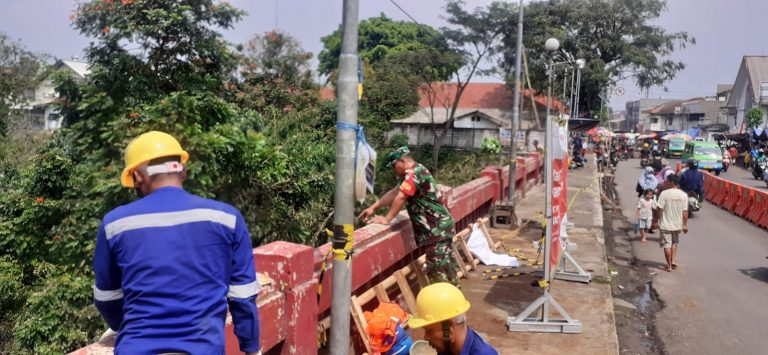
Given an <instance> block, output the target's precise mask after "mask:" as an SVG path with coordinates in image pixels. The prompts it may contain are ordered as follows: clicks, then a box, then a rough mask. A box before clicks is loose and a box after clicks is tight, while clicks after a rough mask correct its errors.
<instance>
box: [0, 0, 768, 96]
mask: <svg viewBox="0 0 768 355" xmlns="http://www.w3.org/2000/svg"><path fill="white" fill-rule="evenodd" d="M396 1H397V2H398V3H399V4H400V5H401V6H402V7H403V8H405V9H406V10H407V11H408V12H409V13H410V14H411V15H413V16H414V17H415V18H416V19H417V20H419V21H420V22H423V23H426V24H429V25H432V26H438V27H439V26H441V25H444V24H445V22H444V21H443V20H442V18H441V16H442V14H443V12H444V11H443V8H442V7H443V3H444V1H443V0H410V1H406V0H396ZM360 2H361V4H360V18H361V19H364V18H367V17H372V16H377V15H378V14H379V13H382V12H383V13H384V14H386V15H387V16H389V17H392V18H395V19H400V20H407V18H406V17H405V15H403V14H402V13H401V12H400V11H399V10H398V9H397V8H396V7H395V6H394V5H393V4H392V3H391V2H390V1H389V0H361V1H360ZM466 2H467V4H468V5H469V6H472V7H474V6H484V5H487V4H489V3H490V2H491V0H469V1H466ZM526 2H528V0H526ZM230 3H232V4H233V5H234V6H236V7H238V8H241V9H244V10H246V11H247V12H248V16H247V17H246V18H245V19H244V20H243V21H242V22H240V23H239V24H237V25H236V27H235V28H234V29H233V30H231V31H228V32H226V34H225V36H226V38H227V39H228V40H230V41H232V42H236V43H237V42H245V41H246V40H247V39H248V38H249V37H250V36H251V35H252V34H253V33H263V32H265V31H269V30H272V29H274V28H275V27H277V28H279V29H280V30H283V31H285V32H288V33H290V34H292V35H294V36H295V37H296V38H298V39H299V41H300V42H301V44H302V46H303V47H304V48H305V49H306V50H309V51H312V52H313V53H315V54H317V53H318V52H319V51H320V49H322V45H321V43H320V37H322V36H324V35H326V34H328V33H330V32H332V31H333V30H335V29H336V28H337V27H338V25H339V24H340V23H341V6H342V0H279V1H278V0H231V1H230ZM75 4H76V1H75V0H0V32H5V33H6V34H8V35H10V36H11V37H13V38H17V39H20V40H21V41H22V42H23V43H24V44H25V45H26V46H27V47H28V48H29V49H31V50H34V51H41V52H46V53H49V54H51V55H53V56H55V57H57V58H69V57H71V56H73V55H77V56H82V49H83V48H84V47H85V46H87V45H88V41H89V40H88V38H85V37H82V36H81V35H80V34H79V33H78V32H77V31H75V30H74V29H73V28H72V27H71V26H70V21H69V18H68V17H69V15H70V14H71V13H72V11H73V9H74V7H75ZM766 13H768V1H765V0H729V1H723V0H668V10H667V12H666V13H665V14H664V15H663V17H662V18H661V19H660V20H659V21H658V22H659V23H660V24H661V25H662V26H664V27H665V28H667V29H668V30H669V31H680V30H685V31H688V32H689V33H690V34H691V35H693V36H694V37H696V41H697V44H696V45H695V46H691V47H688V48H686V49H683V50H681V51H679V52H677V53H676V54H675V55H674V56H673V58H674V59H676V60H682V61H684V62H685V63H686V64H687V68H686V69H685V70H684V71H683V72H681V73H680V74H679V75H678V77H677V78H676V79H675V80H673V81H671V82H670V83H669V84H668V87H669V92H664V91H663V90H662V89H661V88H653V89H651V91H650V95H649V96H650V97H669V98H681V99H683V98H690V97H696V96H704V95H713V94H714V91H715V86H716V85H717V84H721V83H722V84H732V83H733V80H734V79H735V76H736V72H737V71H738V68H739V64H740V62H741V57H742V56H743V55H745V54H746V55H768V42H766V41H765V40H764V38H765V37H764V33H762V32H761V28H762V27H763V26H762V25H761V23H762V22H763V18H762V17H764V16H765V14H766ZM483 80H484V81H490V80H491V79H483ZM619 86H622V87H623V88H624V89H625V91H626V94H625V95H624V96H622V97H616V96H614V97H612V98H611V106H613V107H614V108H615V109H623V108H624V102H625V101H627V100H633V99H637V98H640V97H645V93H644V92H643V93H641V92H640V90H639V89H638V88H636V87H634V85H633V84H632V83H631V82H622V83H620V84H619Z"/></svg>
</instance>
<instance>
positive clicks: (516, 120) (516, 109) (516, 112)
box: [507, 0, 523, 224]
mask: <svg viewBox="0 0 768 355" xmlns="http://www.w3.org/2000/svg"><path fill="white" fill-rule="evenodd" d="M522 58H523V0H520V4H519V6H518V15H517V52H516V54H515V93H514V99H513V103H512V137H511V139H510V140H509V152H510V153H509V195H508V196H507V198H508V199H509V203H510V204H511V206H513V211H514V206H515V190H516V186H515V176H516V175H515V168H516V167H517V142H516V140H517V126H519V124H520V86H522V85H521V83H520V72H521V71H522V64H521V60H522ZM516 223H517V222H516V221H515V222H513V223H512V224H516Z"/></svg>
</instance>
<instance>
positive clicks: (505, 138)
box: [499, 128, 525, 146]
mask: <svg viewBox="0 0 768 355" xmlns="http://www.w3.org/2000/svg"><path fill="white" fill-rule="evenodd" d="M511 138H512V130H511V129H509V128H499V142H501V145H502V146H509V140H510V139H511ZM521 142H525V131H522V130H520V131H517V143H518V144H519V143H521Z"/></svg>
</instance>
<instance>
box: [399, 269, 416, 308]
mask: <svg viewBox="0 0 768 355" xmlns="http://www.w3.org/2000/svg"><path fill="white" fill-rule="evenodd" d="M395 279H396V280H397V286H398V287H400V292H402V293H403V298H404V299H405V304H406V305H408V311H409V312H410V313H415V312H416V297H414V296H413V291H411V286H410V285H408V279H407V278H406V277H405V274H404V273H403V271H402V270H397V271H395Z"/></svg>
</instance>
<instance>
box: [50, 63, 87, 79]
mask: <svg viewBox="0 0 768 355" xmlns="http://www.w3.org/2000/svg"><path fill="white" fill-rule="evenodd" d="M56 66H57V67H59V68H61V67H64V66H66V67H68V68H69V69H71V70H72V71H73V72H74V73H75V74H77V75H78V76H79V77H80V78H81V79H82V78H85V76H86V75H88V74H90V73H91V69H90V67H91V65H90V64H88V63H85V62H79V61H74V60H60V61H58V62H56Z"/></svg>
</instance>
